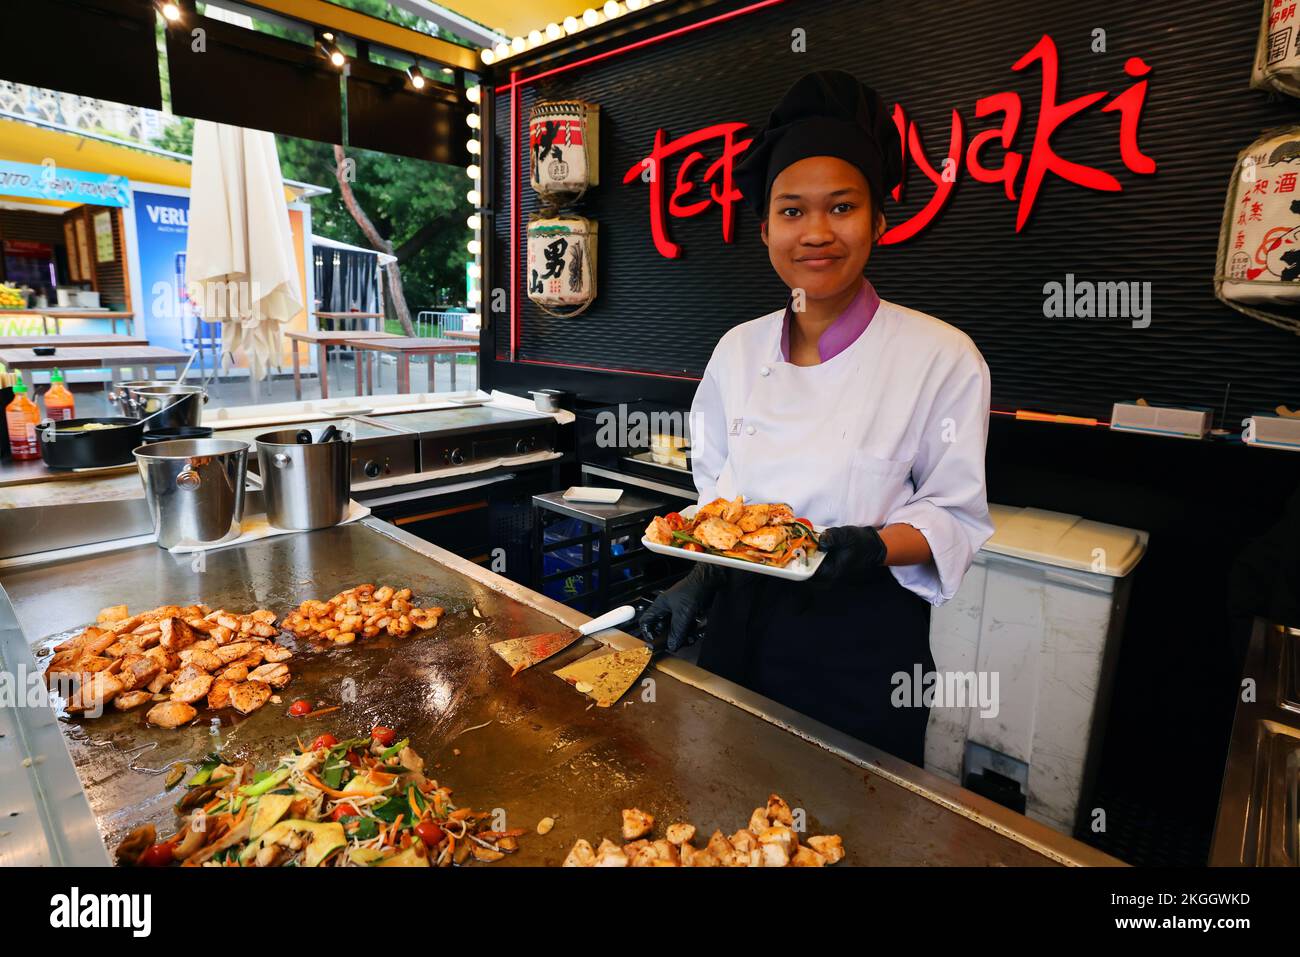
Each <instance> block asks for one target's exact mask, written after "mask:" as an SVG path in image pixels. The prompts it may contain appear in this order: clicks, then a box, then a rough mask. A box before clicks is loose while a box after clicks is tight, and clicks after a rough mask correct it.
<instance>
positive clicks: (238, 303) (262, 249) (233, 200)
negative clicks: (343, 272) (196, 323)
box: [185, 4, 303, 397]
mask: <svg viewBox="0 0 1300 957" xmlns="http://www.w3.org/2000/svg"><path fill="white" fill-rule="evenodd" d="M207 9H208V15H209V16H212V15H213V12H214V11H215V8H214V7H213V6H212V5H211V4H209V5H208V7H207ZM215 12H216V13H217V15H218V16H220V15H221V14H222V13H224V11H215ZM221 18H222V19H226V20H231V21H232V22H239V19H242V20H243V21H244V22H243V23H240V25H241V26H251V21H249V20H248V18H247V17H243V18H236V17H235V16H234V15H229V16H223V17H221ZM185 269H186V279H187V282H188V283H190V284H195V283H197V284H199V285H200V286H201V289H198V290H195V291H196V292H197V293H198V294H199V298H198V299H197V300H196V301H197V302H198V303H200V304H201V307H202V309H203V312H204V319H205V320H206V321H208V322H212V321H214V320H216V319H220V320H221V323H222V340H223V349H222V356H221V364H222V369H223V370H226V369H229V367H230V364H231V360H232V359H233V354H234V353H235V351H237V350H239V351H242V352H243V353H244V355H245V356H246V357H247V359H248V364H249V380H250V383H253V384H254V385H253V395H254V397H256V394H257V392H256V385H255V383H256V382H258V381H260V380H262V379H264V378H266V376H267V375H268V374H269V372H270V369H271V367H272V366H273V365H278V364H279V362H280V356H281V340H280V335H281V326H282V325H283V324H284V323H286V322H288V321H289V320H290V319H291V318H293V316H294V315H296V314H297V313H298V312H299V311H300V310H301V309H302V307H303V295H302V289H301V286H300V284H299V281H298V263H297V260H296V258H295V256H294V246H293V232H292V230H291V229H290V227H289V207H288V205H287V203H286V202H285V198H284V179H283V178H282V176H281V175H280V157H279V155H278V154H277V153H276V149H275V137H274V136H273V135H272V134H270V133H266V132H263V131H261V130H246V129H243V128H241V127H238V126H226V125H224V124H220V123H211V122H208V121H206V120H196V121H195V123H194V149H193V165H192V167H191V172H190V211H189V229H188V237H187V240H186V264H185Z"/></svg>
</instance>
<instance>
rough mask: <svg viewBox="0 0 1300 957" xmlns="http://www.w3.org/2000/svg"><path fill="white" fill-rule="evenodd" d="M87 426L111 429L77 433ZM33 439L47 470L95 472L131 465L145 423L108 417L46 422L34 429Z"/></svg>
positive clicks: (141, 440) (142, 435)
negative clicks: (133, 450) (95, 470)
mask: <svg viewBox="0 0 1300 957" xmlns="http://www.w3.org/2000/svg"><path fill="white" fill-rule="evenodd" d="M87 425H108V426H111V428H107V429H93V430H91V431H80V430H81V429H83V428H84V427H85V426H87ZM74 430H75V431H74ZM36 439H37V445H39V446H40V449H41V458H42V459H44V460H45V465H46V467H47V468H52V469H96V468H107V467H109V466H112V465H130V464H131V450H132V449H134V448H135V447H136V446H137V445H139V444H140V443H141V442H143V441H144V423H143V422H140V421H138V420H137V419H128V418H122V417H111V416H110V417H107V418H104V417H101V418H95V419H63V420H60V421H46V422H42V423H41V424H40V425H38V426H36Z"/></svg>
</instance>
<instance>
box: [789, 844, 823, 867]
mask: <svg viewBox="0 0 1300 957" xmlns="http://www.w3.org/2000/svg"><path fill="white" fill-rule="evenodd" d="M790 866H791V867H825V866H826V858H824V857H822V856H821V855H820V854H818V853H817V852H816V851H814V850H813V849H812V848H811V847H803V846H800V848H799V850H797V851H795V852H794V857H792V858H790Z"/></svg>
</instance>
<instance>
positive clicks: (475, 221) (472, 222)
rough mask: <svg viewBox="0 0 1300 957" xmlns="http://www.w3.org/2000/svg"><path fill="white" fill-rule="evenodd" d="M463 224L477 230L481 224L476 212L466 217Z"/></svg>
mask: <svg viewBox="0 0 1300 957" xmlns="http://www.w3.org/2000/svg"><path fill="white" fill-rule="evenodd" d="M465 225H466V226H468V227H469V228H470V229H473V230H475V231H477V230H478V228H479V227H480V226H481V225H482V222H481V220H479V218H478V213H475V214H474V215H473V216H471V217H469V218H468V219H466V220H465Z"/></svg>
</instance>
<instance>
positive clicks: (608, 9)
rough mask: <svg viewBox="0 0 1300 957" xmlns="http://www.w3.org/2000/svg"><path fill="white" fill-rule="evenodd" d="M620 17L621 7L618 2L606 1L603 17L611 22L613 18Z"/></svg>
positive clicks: (615, 0)
mask: <svg viewBox="0 0 1300 957" xmlns="http://www.w3.org/2000/svg"><path fill="white" fill-rule="evenodd" d="M622 15H623V6H622V4H620V3H619V2H618V0H606V3H605V16H607V17H609V18H610V19H611V20H613V19H614V18H615V17H621V16H622Z"/></svg>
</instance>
